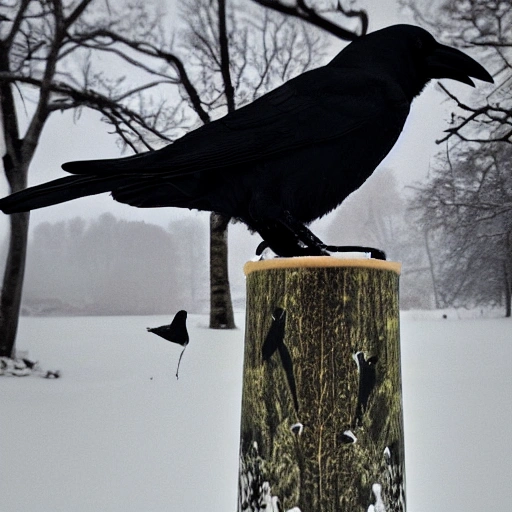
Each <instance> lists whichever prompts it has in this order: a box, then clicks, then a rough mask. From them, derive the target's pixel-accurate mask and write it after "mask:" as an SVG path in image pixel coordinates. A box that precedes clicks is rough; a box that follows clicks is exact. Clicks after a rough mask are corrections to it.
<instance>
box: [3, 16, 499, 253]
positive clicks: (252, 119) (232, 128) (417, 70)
mask: <svg viewBox="0 0 512 512" xmlns="http://www.w3.org/2000/svg"><path fill="white" fill-rule="evenodd" d="M470 77H473V78H477V79H479V80H483V81H486V82H493V79H492V77H491V75H490V74H489V73H488V72H487V71H486V70H485V69H484V68H483V67H482V66H481V65H480V64H478V63H477V62H476V61H475V60H473V59H472V58H471V57H469V56H467V55H466V54H464V53H463V52H461V51H459V50H456V49H454V48H450V47H449V46H445V45H442V44H440V43H438V42H437V41H436V40H435V39H434V37H433V36H432V35H431V34H429V33H428V32H427V31H426V30H424V29H422V28H420V27H416V26H412V25H394V26H391V27H387V28H384V29H382V30H378V31H375V32H372V33H370V34H367V35H365V36H363V37H360V38H358V39H356V40H355V41H353V42H352V43H350V44H349V45H348V46H346V47H345V48H344V49H343V50H342V51H341V52H340V53H339V54H338V55H337V56H336V57H335V58H334V59H333V60H332V61H331V62H330V63H329V64H327V65H326V66H323V67H320V68H317V69H315V70H312V71H307V72H305V73H303V74H301V75H299V76H298V77H296V78H293V79H291V80H289V81H288V82H286V83H285V84H283V85H282V86H280V87H278V88H277V89H274V90H273V91H271V92H269V93H267V94H265V95H263V96H261V97H260V98H258V99H256V100H255V101H254V102H252V103H251V104H249V105H246V106H244V107H242V108H240V109H238V110H236V111H233V112H230V113H229V114H228V115H226V116H225V117H223V118H221V119H218V120H216V121H214V122H211V123H208V124H206V125H204V126H201V127H200V128H197V129H196V130H194V131H192V132H190V133H188V134H186V135H185V136H183V137H181V138H180V139H178V140H176V141H175V142H173V143H172V144H170V145H168V146H166V147H164V148H162V149H160V150H157V151H150V152H146V153H142V154H137V155H134V156H130V157H125V158H117V159H110V160H90V161H77V162H68V163H65V164H64V165H63V166H62V167H63V169H64V170H65V171H67V172H69V173H71V174H73V176H67V177H64V178H60V179H57V180H55V181H51V182H49V183H45V184H42V185H38V186H36V187H32V188H29V189H26V190H23V191H21V192H17V193H15V194H13V195H11V196H8V197H6V198H4V199H1V200H0V209H1V210H2V211H4V212H5V213H14V212H23V211H28V210H33V209H36V208H41V207H45V206H50V205H53V204H57V203H62V202H65V201H69V200H72V199H76V198H78V197H82V196H88V195H93V194H100V193H103V192H111V194H112V196H113V198H114V199H115V200H116V201H119V202H121V203H126V204H129V205H132V206H135V207H139V208H153V207H167V206H169V207H180V208H189V209H197V210H207V211H214V212H217V213H222V214H225V215H228V216H230V217H234V218H237V219H239V220H241V221H243V222H244V223H245V224H246V225H247V226H248V227H249V229H250V230H252V231H257V232H258V233H259V234H260V235H261V236H262V238H263V239H264V240H265V241H266V242H267V243H268V245H269V247H270V248H271V249H272V250H273V251H274V252H275V253H276V254H277V255H279V256H298V255H321V254H326V247H327V246H326V245H325V244H324V243H323V242H322V241H321V240H320V239H318V238H317V237H316V236H315V235H314V234H313V233H312V232H311V231H310V230H309V229H308V228H307V227H306V226H307V225H308V224H309V223H310V222H312V221H313V220H315V219H317V218H319V217H322V216H323V215H325V214H327V213H328V212H330V211H332V210H333V209H334V208H336V207H337V206H338V205H340V204H341V203H342V202H343V200H344V199H345V198H346V197H347V196H348V195H349V194H351V193H352V192H354V191H355V190H356V189H358V188H359V187H360V186H361V185H362V184H363V183H364V182H365V181H366V179H367V178H368V177H369V176H370V175H371V174H372V173H373V171H374V170H375V168H376V167H377V166H378V165H379V163H380V162H381V160H382V159H383V158H384V157H385V156H386V155H387V154H388V152H389V151H390V150H391V148H392V147H393V146H394V144H395V142H396V141H397V139H398V136H399V135H400V133H401V131H402V129H403V127H404V123H405V121H406V119H407V116H408V114H409V110H410V108H411V102H412V101H413V99H414V98H415V97H416V96H418V95H419V94H420V92H421V91H422V90H423V88H424V87H425V85H426V84H427V83H428V82H429V81H430V80H431V79H435V78H451V79H453V80H457V81H459V82H463V83H465V84H468V85H472V86H474V83H473V81H472V80H471V78H470Z"/></svg>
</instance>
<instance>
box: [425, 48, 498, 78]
mask: <svg viewBox="0 0 512 512" xmlns="http://www.w3.org/2000/svg"><path fill="white" fill-rule="evenodd" d="M427 67H428V74H429V77H430V78H451V79H453V80H458V81H459V82H462V83H465V84H468V85H471V86H473V87H474V86H475V84H474V83H473V80H471V78H469V77H470V76H471V77H473V78H478V79H479V80H483V81H484V82H491V83H493V82H494V80H493V78H492V76H491V75H490V74H489V73H488V72H487V71H486V70H485V69H484V68H483V67H482V66H481V65H480V64H478V62H477V61H476V60H474V59H472V58H471V57H469V56H468V55H466V54H465V53H463V52H461V51H460V50H456V49H455V48H451V47H450V46H445V45H442V44H440V45H438V46H437V47H436V48H435V50H434V51H433V52H432V53H431V54H430V55H429V56H428V57H427Z"/></svg>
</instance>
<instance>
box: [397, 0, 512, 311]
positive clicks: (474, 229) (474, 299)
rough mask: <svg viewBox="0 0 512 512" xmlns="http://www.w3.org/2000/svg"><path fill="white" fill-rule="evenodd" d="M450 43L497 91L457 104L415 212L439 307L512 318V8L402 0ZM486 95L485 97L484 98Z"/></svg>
mask: <svg viewBox="0 0 512 512" xmlns="http://www.w3.org/2000/svg"><path fill="white" fill-rule="evenodd" d="M402 3H403V4H404V5H406V6H408V7H409V8H410V9H411V10H412V12H413V14H414V16H415V17H416V19H417V20H418V21H419V22H420V23H421V24H422V25H424V26H427V27H428V28H429V29H430V30H432V32H434V33H435V34H436V35H437V36H438V37H439V38H441V39H444V41H445V42H446V43H448V44H451V45H454V46H458V47H459V48H462V49H465V50H469V51H470V52H473V53H475V52H476V53H478V55H479V60H481V61H482V62H485V65H486V67H487V68H488V69H489V70H490V71H491V73H492V74H493V76H494V78H495V85H494V86H489V87H488V88H487V89H479V90H478V91H477V92H475V93H473V95H472V96H471V98H469V99H468V98H463V97H461V96H460V95H458V94H457V93H456V92H454V90H453V89H452V88H449V87H446V86H444V85H440V88H441V89H442V90H443V91H444V93H445V94H446V96H447V97H448V98H449V99H450V101H451V102H452V104H453V105H454V106H455V108H454V111H453V113H452V117H451V125H450V127H449V128H448V129H447V130H446V131H445V132H446V133H445V135H444V136H442V137H441V138H440V139H439V140H438V141H437V142H438V143H445V144H446V147H445V148H444V149H443V150H442V151H440V153H439V155H438V160H437V164H436V170H435V171H434V173H433V175H432V176H431V177H430V178H429V180H428V182H427V183H426V184H425V185H420V186H419V187H418V190H417V194H416V195H415V197H414V198H413V201H412V203H411V207H412V208H413V209H414V210H415V211H416V212H417V213H418V214H419V219H420V222H422V223H423V225H424V232H425V240H426V243H427V248H428V249H429V251H428V254H429V258H430V262H431V270H432V275H433V278H434V279H435V286H434V291H435V295H436V303H437V304H438V305H439V306H447V305H451V306H453V305H459V306H460V305H464V306H469V305H480V304H491V305H496V304H504V306H505V312H506V315H507V316H510V314H511V299H510V296H511V277H510V276H511V264H512V263H511V248H512V246H511V234H510V233H511V216H510V211H511V210H510V205H511V200H510V198H511V193H512V188H511V187H512V184H511V182H510V180H509V179H508V178H507V173H508V175H510V165H509V163H508V162H509V160H510V156H511V153H510V145H511V144H512V4H510V2H504V1H501V0H491V1H487V0H440V2H438V3H435V5H434V4H425V3H420V2H419V1H416V0H402ZM482 91H483V92H482Z"/></svg>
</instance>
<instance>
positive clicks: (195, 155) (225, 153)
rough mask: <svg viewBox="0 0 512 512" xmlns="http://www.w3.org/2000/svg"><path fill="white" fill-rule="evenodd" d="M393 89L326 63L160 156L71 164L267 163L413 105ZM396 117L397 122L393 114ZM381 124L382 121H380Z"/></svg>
mask: <svg viewBox="0 0 512 512" xmlns="http://www.w3.org/2000/svg"><path fill="white" fill-rule="evenodd" d="M392 85H393V84H390V83H389V82H384V81H382V80H381V79H380V78H379V77H378V76H372V74H371V73H365V72H363V71H361V70H358V69H349V70H345V69H339V68H334V67H329V66H325V67H323V68H319V69H316V70H313V71H309V72H307V73H304V74H302V75H300V76H298V77H297V78H295V79H293V80H290V81H289V82H287V83H286V84H284V85H282V86H281V87H278V88H277V89H275V90H274V91H272V92H270V93H268V94H266V95H264V96H262V97H260V98H258V99H257V100H255V101H254V102H253V103H251V104H249V105H247V106H245V107H242V108H240V109H239V110H236V111H234V112H231V113H230V114H228V115H226V116H225V117H223V118H221V119H219V120H217V121H213V122H211V123H209V124H206V125H204V126H202V127H200V128H198V129H196V130H194V131H192V132H190V133H188V134H187V135H185V136H184V137H182V138H181V139H178V140H177V141H175V142H174V143H172V144H170V145H168V146H166V147H165V148H162V149H160V150H158V151H151V152H148V153H143V154H139V155H135V156H130V157H127V158H119V159H112V160H91V161H79V162H68V163H66V164H64V165H63V168H64V169H65V170H66V171H68V172H70V173H73V174H95V175H109V174H125V173H128V174H129V173H137V174H138V175H139V176H140V177H143V176H144V175H150V176H151V175H155V174H160V173H164V174H170V175H173V176H178V175H184V174H190V173H194V172H197V171H206V170H213V169H219V168H225V167H229V166H233V165H238V164H243V163H248V162H255V161H258V160H264V159H266V158H267V157H269V156H271V155H274V154H280V153H285V152H288V151H293V150H294V149H296V148H298V147H303V146H305V145H313V144H317V143H320V142H323V141H325V140H329V139H336V138H340V137H343V135H344V134H346V133H349V132H351V131H353V130H356V129H361V128H364V125H365V124H366V123H373V122H376V120H382V119H383V118H388V122H391V123H392V122H393V118H395V116H397V115H398V118H399V122H402V123H403V122H404V121H405V118H406V117H407V114H408V111H409V104H408V102H407V101H405V99H404V98H403V97H402V96H401V95H400V91H389V87H390V86H392ZM390 114H391V119H389V116H390ZM377 122H378V121H377Z"/></svg>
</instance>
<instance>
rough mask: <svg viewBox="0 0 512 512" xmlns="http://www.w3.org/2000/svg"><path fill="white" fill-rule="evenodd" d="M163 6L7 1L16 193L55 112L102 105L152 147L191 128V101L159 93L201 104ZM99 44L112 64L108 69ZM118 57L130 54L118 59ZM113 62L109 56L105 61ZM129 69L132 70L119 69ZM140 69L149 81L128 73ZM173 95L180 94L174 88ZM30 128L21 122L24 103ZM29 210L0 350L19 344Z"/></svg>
mask: <svg viewBox="0 0 512 512" xmlns="http://www.w3.org/2000/svg"><path fill="white" fill-rule="evenodd" d="M160 20H161V15H160V13H158V12H156V11H155V10H153V11H152V10H150V9H149V8H148V7H147V6H146V4H145V3H143V2H133V3H130V4H128V5H122V6H118V7H117V9H116V8H115V7H114V6H113V5H111V4H110V3H109V2H101V1H93V0H81V1H71V0H70V1H62V0H52V1H46V0H18V1H12V2H2V4H1V5H0V96H1V99H0V107H1V114H2V132H3V139H4V145H5V153H4V156H3V167H4V172H5V175H6V177H7V180H8V183H9V186H10V190H11V192H16V191H18V190H20V189H23V188H24V187H25V186H26V184H27V175H28V170H29V167H30V163H31V161H32V158H33V156H34V152H35V150H36V148H37V146H38V143H39V140H40V137H41V134H42V131H43V129H44V126H45V124H46V121H47V120H48V118H49V117H50V116H51V115H52V114H53V113H54V112H57V111H66V110H74V111H75V112H76V113H79V112H80V110H81V109H82V108H84V107H85V108H90V109H93V110H96V111H98V112H100V113H101V114H102V115H103V118H104V120H105V121H106V122H107V123H109V124H110V125H111V127H112V128H113V131H114V132H115V133H116V134H117V135H118V136H119V137H120V139H121V141H122V142H123V144H124V145H125V146H129V147H130V148H132V149H133V150H138V148H140V147H143V148H145V149H153V148H154V147H156V146H158V145H159V144H163V143H165V142H169V141H171V140H172V139H173V137H175V136H176V135H177V134H178V133H179V132H180V129H183V128H185V124H186V117H185V115H184V110H183V108H184V104H183V101H181V100H180V101H177V102H173V103H169V101H168V100H166V99H162V97H158V96H157V95H154V96H152V99H151V100H149V99H148V98H149V96H147V95H146V96H145V95H144V94H147V93H149V92H151V91H153V90H156V89H157V88H162V87H171V88H174V89H176V88H177V87H178V86H179V87H181V88H182V90H184V91H185V93H186V94H188V96H189V98H190V101H191V102H192V104H193V105H197V111H198V112H202V109H201V106H200V105H199V103H198V102H197V101H196V96H197V95H195V94H194V93H195V90H194V88H193V86H192V84H191V82H190V80H189V79H188V76H187V74H186V72H185V69H184V67H183V64H182V63H181V61H179V59H177V58H176V57H175V56H174V55H173V54H171V53H170V42H169V41H166V40H165V37H164V33H163V31H162V30H161V29H160V25H159V23H160ZM95 52H102V53H103V55H105V59H106V61H107V62H108V64H106V65H104V67H103V69H102V68H101V67H100V65H99V63H100V61H99V59H93V56H94V55H95ZM118 61H121V62H122V66H119V64H118ZM104 62H105V61H104ZM116 67H117V68H121V67H122V69H123V70H124V71H123V72H120V73H117V74H114V72H113V70H114V69H116ZM133 70H136V71H137V73H138V75H139V76H140V83H134V82H133V81H130V82H129V83H128V81H127V80H125V75H126V74H127V73H128V72H130V71H131V72H133ZM167 96H168V97H171V98H172V97H173V96H174V97H176V94H174V95H173V94H172V93H168V94H167ZM20 106H21V108H22V109H24V110H25V111H26V113H25V116H26V117H28V118H29V119H28V123H27V128H26V129H22V128H20V123H19V121H18V119H19V114H18V111H19V108H20ZM28 221H29V215H28V214H25V213H22V214H16V215H12V216H11V217H10V222H11V230H10V242H9V249H8V256H7V262H6V267H5V273H4V280H3V287H2V295H1V298H0V355H3V356H9V355H11V354H12V352H13V350H14V342H15V337H16V331H17V325H18V315H19V310H20V301H21V290H22V283H23V275H24V268H25V259H26V247H27V234H28Z"/></svg>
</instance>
